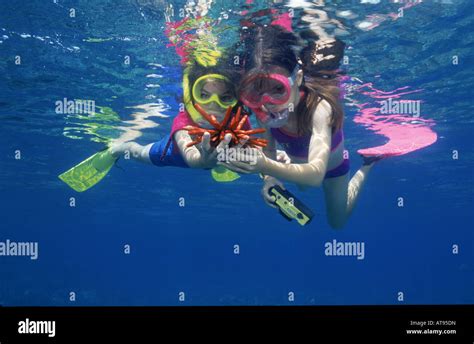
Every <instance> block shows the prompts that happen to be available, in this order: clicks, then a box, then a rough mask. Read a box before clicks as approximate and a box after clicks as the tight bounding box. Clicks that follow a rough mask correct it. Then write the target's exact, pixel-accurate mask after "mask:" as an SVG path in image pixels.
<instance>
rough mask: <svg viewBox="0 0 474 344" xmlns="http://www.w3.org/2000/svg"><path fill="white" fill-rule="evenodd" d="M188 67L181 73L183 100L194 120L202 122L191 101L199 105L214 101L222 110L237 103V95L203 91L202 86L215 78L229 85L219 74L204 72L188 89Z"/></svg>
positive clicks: (227, 80) (226, 79)
mask: <svg viewBox="0 0 474 344" xmlns="http://www.w3.org/2000/svg"><path fill="white" fill-rule="evenodd" d="M188 68H189V67H188ZM188 68H186V69H185V70H184V75H183V100H184V105H185V107H186V110H187V112H188V114H189V116H191V119H192V120H193V121H194V122H196V123H199V122H202V116H201V114H200V113H199V112H198V111H197V110H196V108H195V107H194V104H193V101H194V102H195V103H198V104H199V105H207V104H210V103H212V102H215V103H216V104H217V105H219V107H220V108H222V109H223V110H226V109H227V108H228V107H229V106H232V107H234V106H235V105H236V104H237V97H235V96H234V95H232V96H229V95H218V94H216V93H213V94H208V93H207V92H204V86H205V85H206V83H207V82H209V81H216V80H217V81H222V82H225V83H228V84H230V85H231V82H230V80H229V79H228V78H227V77H225V76H223V75H221V74H206V75H203V76H201V77H199V78H198V79H197V80H196V81H195V82H194V85H193V86H192V89H191V90H190V84H189V69H188Z"/></svg>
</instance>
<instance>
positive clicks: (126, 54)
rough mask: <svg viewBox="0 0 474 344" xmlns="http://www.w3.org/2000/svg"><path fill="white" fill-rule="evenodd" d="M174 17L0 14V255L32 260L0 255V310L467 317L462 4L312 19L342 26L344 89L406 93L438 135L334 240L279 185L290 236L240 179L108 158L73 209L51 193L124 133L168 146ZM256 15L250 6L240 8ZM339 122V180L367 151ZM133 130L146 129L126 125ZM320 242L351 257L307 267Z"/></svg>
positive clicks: (219, 10) (63, 188)
mask: <svg viewBox="0 0 474 344" xmlns="http://www.w3.org/2000/svg"><path fill="white" fill-rule="evenodd" d="M184 5H185V2H183V1H180V2H179V1H177V2H173V3H169V2H166V1H151V0H150V1H145V0H136V1H135V0H123V1H110V0H94V1H84V0H82V1H65V0H64V1H62V0H57V1H39V0H38V1H33V0H29V1H23V2H20V1H8V2H7V1H4V0H2V1H1V2H0V57H1V58H0V72H1V78H0V90H1V92H0V121H1V122H0V123H1V124H0V130H1V135H0V157H1V160H0V242H5V241H6V240H11V241H19V242H20V241H27V242H38V244H39V256H38V259H37V260H31V259H30V258H28V257H12V256H0V304H3V305H291V304H298V305H360V304H464V303H471V304H472V303H473V302H474V267H473V262H474V253H473V252H474V251H473V250H474V247H473V228H474V226H473V224H474V221H473V220H474V215H473V205H474V202H473V195H474V192H473V191H474V189H473V188H474V178H473V177H474V173H473V167H474V163H473V161H474V154H473V144H472V141H471V135H472V132H473V128H474V126H473V119H474V117H473V115H472V113H473V110H474V106H473V104H472V89H473V87H474V72H473V70H472V63H473V62H474V61H473V40H474V34H473V31H472V27H473V19H474V12H473V11H472V10H473V8H472V4H471V3H470V2H469V1H455V0H452V1H438V2H435V1H431V2H423V3H421V4H418V5H417V6H413V7H410V8H407V9H406V10H405V11H404V13H403V16H402V17H400V18H398V19H397V20H393V19H387V20H385V21H383V22H381V23H380V25H379V26H378V27H375V28H374V29H371V30H363V29H361V28H364V25H362V24H361V23H363V18H368V17H369V18H374V17H377V18H381V17H383V16H381V14H387V13H390V12H395V13H398V12H397V11H398V9H399V8H400V6H401V5H400V4H397V3H392V2H388V1H363V2H362V3H361V2H359V1H346V2H344V1H342V2H341V1H332V2H331V1H328V2H327V5H326V6H325V7H324V10H325V11H327V12H328V13H329V14H330V15H337V14H338V13H339V14H340V12H341V11H351V13H352V14H353V16H345V17H344V16H343V17H341V15H340V16H339V17H338V18H339V19H340V20H341V21H343V22H344V24H345V28H346V30H345V31H346V32H345V34H344V35H343V36H341V39H343V40H344V41H345V42H346V44H347V46H348V49H347V51H346V54H347V56H349V59H350V63H349V65H348V66H347V68H346V69H347V72H348V74H349V75H350V76H351V78H354V79H355V78H357V79H358V80H361V81H363V82H371V83H373V84H374V86H376V87H377V88H378V89H381V90H386V91H389V90H393V89H396V88H399V87H405V86H408V87H410V89H420V90H422V91H421V92H419V93H417V95H416V97H417V98H416V99H418V100H421V101H422V104H423V105H422V117H424V118H429V119H433V120H435V122H436V125H435V126H434V127H433V130H434V131H435V132H436V133H437V134H438V141H437V142H436V143H435V144H433V145H431V146H429V147H427V148H425V149H422V150H418V151H415V152H413V153H410V154H407V155H405V156H400V157H394V158H390V159H387V160H384V161H382V162H380V163H378V164H377V165H376V166H375V167H374V169H373V171H372V172H371V175H370V177H369V180H368V182H367V184H366V186H365V188H364V190H363V193H362V195H361V197H360V200H359V202H358V204H357V207H356V209H355V210H354V213H353V214H352V217H351V218H350V220H349V222H348V224H347V225H346V226H345V228H344V229H342V230H334V229H331V228H330V227H329V225H328V224H327V221H326V218H325V215H326V214H325V211H326V210H325V206H324V198H323V193H322V190H319V189H311V190H309V191H305V192H303V191H301V190H299V189H298V188H296V187H295V186H294V185H291V184H289V183H288V184H287V187H288V188H289V190H291V191H292V192H294V193H295V194H296V195H297V196H298V197H299V198H300V199H301V200H302V201H303V202H305V203H306V204H308V205H309V206H310V207H311V208H312V209H313V210H314V211H315V212H316V217H315V219H314V220H313V222H312V223H311V224H310V225H308V226H306V227H300V226H299V225H297V224H296V223H295V222H287V221H286V220H285V219H284V218H283V217H281V216H280V215H279V214H278V213H277V212H276V211H275V210H274V209H271V208H269V207H268V206H266V205H265V204H264V202H263V200H262V199H261V196H260V188H261V185H262V183H261V180H260V178H259V177H258V176H255V175H249V176H242V177H241V178H240V179H238V180H237V181H235V182H233V183H216V182H214V181H213V180H212V178H211V177H210V174H209V171H202V170H190V169H179V168H156V167H151V166H147V165H143V164H140V163H136V162H133V161H124V160H120V161H119V163H118V166H117V167H114V168H113V169H112V171H111V172H110V173H109V175H108V176H107V177H106V178H105V179H104V180H103V181H102V182H101V183H100V184H98V185H97V186H96V187H94V188H92V189H91V190H89V191H87V192H85V193H80V194H79V193H76V192H74V191H73V190H71V189H70V188H68V186H67V185H65V184H64V183H62V182H61V181H60V180H59V179H58V177H57V176H58V175H59V174H60V173H62V172H64V171H65V170H67V169H69V168H70V167H72V166H74V165H75V164H77V163H78V162H80V161H82V160H83V159H85V158H86V157H88V156H90V155H92V154H93V153H94V152H96V151H98V150H100V149H102V148H103V147H104V142H105V141H104V138H113V137H117V136H118V135H120V134H121V133H123V132H130V133H131V134H132V135H136V136H137V137H136V141H137V142H139V143H141V144H147V143H151V142H155V141H157V140H159V139H160V138H161V137H163V136H164V135H166V134H167V133H168V132H169V130H170V127H171V123H172V120H173V117H174V116H175V115H176V114H177V112H178V107H179V101H180V100H179V97H180V94H181V77H182V74H181V73H182V72H181V66H180V64H179V58H178V57H177V55H176V53H175V50H174V49H173V48H167V44H168V40H167V37H166V36H165V34H164V26H165V20H166V18H167V16H169V13H170V8H174V9H175V13H174V17H173V16H172V17H171V20H179V19H182V18H180V17H179V11H178V9H179V8H183V6H184ZM287 5H291V3H290V4H287ZM268 6H269V4H268V3H266V2H258V3H255V4H254V7H253V8H252V10H255V9H261V8H266V7H268ZM279 8H280V9H288V8H291V7H288V6H287V7H285V6H284V4H283V5H281V6H280V7H279ZM244 9H248V6H244V5H243V2H241V3H235V4H233V5H232V7H231V8H230V7H229V5H228V4H226V2H223V1H221V2H219V1H218V2H214V3H212V7H211V10H210V11H209V14H208V15H209V16H211V17H214V18H218V17H223V15H224V14H227V15H226V17H227V16H228V19H225V20H227V22H226V23H227V24H228V25H229V26H230V27H237V25H238V19H239V16H238V14H237V13H238V11H241V10H244ZM72 10H73V11H72ZM72 13H74V16H72ZM344 13H345V12H343V14H344ZM165 14H166V15H165ZM376 14H378V16H377V15H376ZM354 16H355V17H354ZM384 18H385V17H384ZM235 37H236V36H235ZM235 37H234V36H232V35H229V41H228V42H227V43H230V44H231V43H232V41H231V39H233V38H235ZM454 56H456V57H457V58H458V60H457V61H458V62H457V63H453V57H454ZM125 61H129V63H125ZM18 62H19V63H18ZM352 97H353V98H355V99H356V100H358V101H359V102H365V101H370V100H367V99H365V98H364V97H363V96H362V95H361V94H354V95H352ZM64 98H68V99H94V100H95V102H96V104H97V105H98V106H100V107H103V112H106V113H109V114H111V115H110V116H109V117H107V118H106V119H104V118H102V120H101V121H100V123H98V122H97V121H96V120H95V119H94V120H91V119H88V118H79V117H74V116H73V117H71V116H66V115H60V114H57V113H56V112H55V102H56V101H58V100H62V99H64ZM348 103H349V102H348ZM146 104H148V106H146ZM150 104H153V105H152V107H151V108H150ZM137 106H138V107H139V108H137ZM345 111H346V120H345V135H346V148H347V149H348V151H349V152H350V153H351V159H352V169H351V173H354V172H355V171H356V170H357V169H358V167H359V166H360V164H361V159H360V158H359V157H358V156H357V154H356V151H357V149H360V148H366V147H370V146H374V145H378V144H380V143H381V142H383V138H382V137H380V136H377V135H375V134H374V133H372V132H369V131H367V130H366V129H364V128H363V127H361V126H358V125H356V124H355V123H354V122H353V120H352V119H353V118H354V116H355V115H356V110H355V109H354V107H351V106H350V104H346V107H345ZM150 113H151V114H152V115H150ZM137 114H138V115H137ZM147 116H149V117H147ZM134 120H135V121H134ZM146 120H149V121H151V122H152V123H153V125H148V126H147V125H145V126H143V124H144V123H145V124H146V123H148V122H146ZM130 121H131V122H130ZM148 124H149V123H148ZM156 124H158V126H154V125H156ZM142 127H144V128H142ZM124 128H125V129H124ZM454 151H456V152H457V154H458V155H457V159H453V154H455V153H454ZM400 197H402V198H403V201H404V206H403V207H400V206H399V204H398V203H399V198H400ZM71 198H73V199H71ZM180 198H184V201H185V206H184V207H181V206H180V204H179V200H180ZM71 202H73V203H74V206H71ZM333 240H337V241H338V242H363V243H364V244H365V257H364V259H360V260H358V259H357V258H356V257H347V256H346V257H331V256H327V255H325V244H326V243H327V242H332V241H333ZM125 245H129V247H130V254H125V253H124V247H125ZM235 245H239V249H240V252H239V254H235V253H234V247H235ZM453 245H457V246H456V247H457V249H458V250H457V251H456V252H453ZM71 292H72V293H75V300H74V301H71V298H70V296H71ZM180 293H184V295H185V299H184V301H180V299H179V295H180ZM289 293H294V301H290V300H289ZM400 293H403V299H401V297H400V295H401V294H400ZM181 295H183V294H181Z"/></svg>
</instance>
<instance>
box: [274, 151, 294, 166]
mask: <svg viewBox="0 0 474 344" xmlns="http://www.w3.org/2000/svg"><path fill="white" fill-rule="evenodd" d="M276 158H277V161H278V162H282V163H284V164H291V159H290V157H289V156H288V154H286V152H285V151H284V150H277V151H276Z"/></svg>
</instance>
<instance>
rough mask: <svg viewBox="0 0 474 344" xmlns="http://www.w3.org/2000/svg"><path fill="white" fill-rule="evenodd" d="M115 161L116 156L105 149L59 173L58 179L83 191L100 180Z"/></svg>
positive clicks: (78, 190)
mask: <svg viewBox="0 0 474 344" xmlns="http://www.w3.org/2000/svg"><path fill="white" fill-rule="evenodd" d="M115 161H117V158H115V157H114V156H112V154H110V152H109V150H108V149H106V150H104V151H101V152H98V153H96V154H94V155H93V156H91V157H89V158H87V159H86V160H84V161H83V162H81V163H80V164H79V165H76V166H74V167H73V168H71V169H70V170H68V171H66V172H64V173H63V174H61V175H59V179H61V180H62V181H63V182H65V183H66V184H67V185H69V186H70V187H71V188H73V189H74V190H76V191H77V192H83V191H86V190H88V189H90V188H91V187H93V186H94V185H95V184H97V183H98V182H100V181H101V180H102V178H104V177H105V176H106V175H107V173H108V172H109V171H110V169H111V168H112V166H113V165H114V163H115Z"/></svg>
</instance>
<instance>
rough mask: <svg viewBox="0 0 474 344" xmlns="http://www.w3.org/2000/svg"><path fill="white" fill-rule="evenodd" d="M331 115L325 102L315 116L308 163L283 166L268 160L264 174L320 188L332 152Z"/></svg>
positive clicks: (264, 165) (320, 105)
mask: <svg viewBox="0 0 474 344" xmlns="http://www.w3.org/2000/svg"><path fill="white" fill-rule="evenodd" d="M331 113H332V111H331V106H330V105H329V103H328V102H326V101H324V100H323V101H321V102H320V103H319V105H318V107H317V108H316V111H315V113H314V114H313V128H312V135H311V141H310V144H309V154H308V162H307V163H305V164H283V163H280V162H277V161H275V160H272V159H268V158H266V159H265V160H266V161H265V162H264V163H263V166H262V173H263V174H267V175H271V176H273V177H275V178H278V179H283V180H287V181H290V182H293V183H296V184H300V185H308V186H320V185H321V184H322V182H323V180H324V175H325V174H326V170H327V165H328V160H329V154H330V152H331V125H330V123H331Z"/></svg>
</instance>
